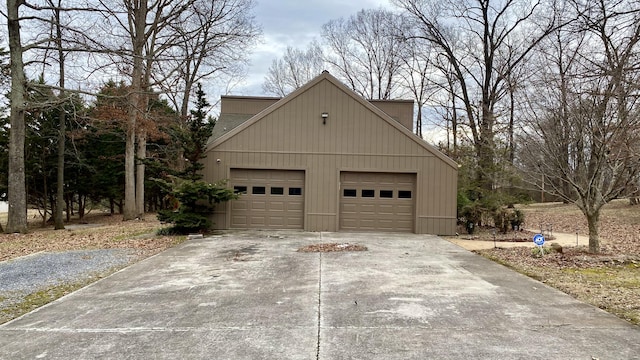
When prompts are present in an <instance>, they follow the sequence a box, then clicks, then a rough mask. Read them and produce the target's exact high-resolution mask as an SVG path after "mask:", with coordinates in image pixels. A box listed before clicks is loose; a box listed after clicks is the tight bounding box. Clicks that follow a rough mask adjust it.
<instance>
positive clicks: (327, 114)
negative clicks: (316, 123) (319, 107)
mask: <svg viewBox="0 0 640 360" xmlns="http://www.w3.org/2000/svg"><path fill="white" fill-rule="evenodd" d="M321 116H322V124H323V125H324V124H326V123H327V118H328V117H329V113H328V112H323V113H322V115H321Z"/></svg>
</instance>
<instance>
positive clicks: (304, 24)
mask: <svg viewBox="0 0 640 360" xmlns="http://www.w3.org/2000/svg"><path fill="white" fill-rule="evenodd" d="M256 1H257V2H258V4H257V6H256V8H255V11H254V14H255V17H256V22H257V23H258V24H260V25H261V26H262V31H263V37H262V41H261V42H260V43H259V44H258V45H257V46H256V48H255V49H254V50H253V53H252V55H251V58H250V59H251V64H250V67H249V71H248V76H247V78H246V80H245V81H244V82H243V83H242V84H239V85H236V86H235V87H234V88H233V89H232V90H231V91H230V92H231V93H233V94H237V95H265V94H264V93H263V92H262V83H263V82H264V77H265V75H266V73H267V69H268V68H269V66H270V65H271V62H272V61H273V60H274V59H277V58H280V57H282V55H283V54H284V51H285V50H286V48H287V46H294V47H296V48H299V49H302V50H304V49H306V47H307V45H308V44H309V43H310V42H311V41H312V40H313V39H314V38H316V39H318V40H320V29H321V27H322V25H323V24H325V23H326V22H328V21H329V20H333V19H338V18H341V17H344V18H347V17H349V16H351V15H353V14H355V13H357V12H358V11H360V10H362V9H371V8H379V7H391V5H390V3H389V0H256Z"/></svg>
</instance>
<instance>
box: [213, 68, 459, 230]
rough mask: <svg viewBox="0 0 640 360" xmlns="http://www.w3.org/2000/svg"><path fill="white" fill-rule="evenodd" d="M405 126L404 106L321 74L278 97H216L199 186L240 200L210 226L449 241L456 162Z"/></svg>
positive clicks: (409, 105)
mask: <svg viewBox="0 0 640 360" xmlns="http://www.w3.org/2000/svg"><path fill="white" fill-rule="evenodd" d="M412 124H413V102H412V101H406V100H391V101H385V100H371V101H367V100H365V99H363V98H362V97H360V96H359V95H358V94H356V93H355V92H353V91H352V90H350V89H349V88H348V87H346V86H345V85H344V84H342V83H341V82H340V81H339V80H337V79H336V78H335V77H333V76H332V75H330V74H329V73H328V72H326V71H325V72H323V73H322V74H320V75H319V76H317V77H316V78H314V79H313V80H311V81H310V82H309V83H307V84H306V85H305V86H303V87H301V88H299V89H298V90H296V91H294V92H293V93H291V94H290V95H288V96H286V97H284V98H272V97H244V96H223V97H222V99H221V115H220V118H219V120H218V123H217V124H216V127H215V128H214V133H213V136H212V137H211V139H210V141H209V144H208V147H207V153H206V158H205V159H204V160H203V161H204V163H205V170H204V176H205V177H204V179H205V180H206V181H209V182H214V181H218V180H222V179H228V180H229V186H231V187H233V188H234V189H235V191H237V192H239V193H242V195H241V197H240V199H239V200H234V201H231V202H229V203H226V204H221V205H218V206H217V208H216V210H215V212H214V214H213V221H214V223H215V227H216V228H217V229H234V228H256V229H304V230H308V231H391V232H414V233H419V234H423V233H428V234H440V235H451V234H454V233H455V227H456V185H457V169H458V167H457V164H456V163H455V162H454V161H453V160H451V159H449V158H448V157H447V156H445V155H444V154H442V153H441V152H439V151H438V150H437V149H435V148H434V147H432V146H431V145H429V144H427V143H426V142H425V141H423V140H422V139H420V138H418V137H417V136H416V135H414V134H413V132H412V131H411V129H412Z"/></svg>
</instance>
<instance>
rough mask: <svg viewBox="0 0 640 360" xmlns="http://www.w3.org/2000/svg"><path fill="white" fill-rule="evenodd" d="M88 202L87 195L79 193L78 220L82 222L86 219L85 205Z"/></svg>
mask: <svg viewBox="0 0 640 360" xmlns="http://www.w3.org/2000/svg"><path fill="white" fill-rule="evenodd" d="M86 204H87V197H86V196H85V195H80V194H78V220H80V222H82V220H84V212H85V206H86Z"/></svg>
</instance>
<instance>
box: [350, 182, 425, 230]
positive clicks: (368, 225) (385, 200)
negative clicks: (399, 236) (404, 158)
mask: <svg viewBox="0 0 640 360" xmlns="http://www.w3.org/2000/svg"><path fill="white" fill-rule="evenodd" d="M415 183H416V175H415V174H405V173H399V174H394V173H372V172H342V173H340V188H341V194H340V229H341V230H349V231H390V232H391V231H393V232H413V230H414V226H413V223H414V218H415Z"/></svg>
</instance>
